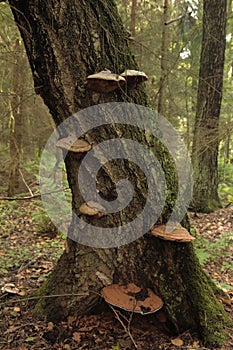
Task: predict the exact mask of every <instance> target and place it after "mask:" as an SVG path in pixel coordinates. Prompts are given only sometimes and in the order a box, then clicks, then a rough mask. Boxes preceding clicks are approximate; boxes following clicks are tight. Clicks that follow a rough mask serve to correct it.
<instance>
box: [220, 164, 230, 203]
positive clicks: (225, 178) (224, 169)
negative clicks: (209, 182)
mask: <svg viewBox="0 0 233 350" xmlns="http://www.w3.org/2000/svg"><path fill="white" fill-rule="evenodd" d="M232 174H233V164H231V163H228V164H224V163H223V161H222V160H221V161H220V164H219V187H218V190H219V195H220V196H221V199H222V201H223V202H224V203H227V204H228V203H233V176H232Z"/></svg>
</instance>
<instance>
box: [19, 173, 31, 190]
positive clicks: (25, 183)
mask: <svg viewBox="0 0 233 350" xmlns="http://www.w3.org/2000/svg"><path fill="white" fill-rule="evenodd" d="M19 173H20V175H21V177H22V180H23V183H24V185H25V186H26V187H27V189H28V192H29V193H30V195H31V196H33V193H32V191H31V189H30V187H29V186H28V184H27V182H26V180H25V178H24V176H23V173H22V171H21V170H20V169H19Z"/></svg>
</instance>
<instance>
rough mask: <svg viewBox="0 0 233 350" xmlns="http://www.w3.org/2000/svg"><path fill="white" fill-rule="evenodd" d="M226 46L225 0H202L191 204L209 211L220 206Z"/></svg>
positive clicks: (196, 208)
mask: <svg viewBox="0 0 233 350" xmlns="http://www.w3.org/2000/svg"><path fill="white" fill-rule="evenodd" d="M225 46H226V0H220V1H218V0H214V1H211V0H204V2H203V36H202V50H201V58H200V72H199V86H198V97H197V111H196V119H195V128H194V138H193V149H192V159H193V168H194V180H195V183H194V191H193V207H194V208H195V210H197V211H202V212H211V211H214V210H216V209H218V208H220V207H221V202H220V199H219V196H218V146H219V135H218V133H219V116H220V108H221V101H222V85H223V67H224V57H225Z"/></svg>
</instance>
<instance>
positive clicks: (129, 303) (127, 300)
mask: <svg viewBox="0 0 233 350" xmlns="http://www.w3.org/2000/svg"><path fill="white" fill-rule="evenodd" d="M101 294H102V296H103V298H104V300H105V301H106V302H107V303H109V304H111V305H113V306H117V307H119V308H121V309H123V310H126V311H130V312H136V313H140V314H143V315H145V314H151V313H153V312H156V311H158V310H160V309H161V308H162V306H163V301H162V299H160V298H159V297H158V296H157V295H155V294H154V293H153V291H152V290H151V289H150V288H140V287H138V286H136V285H135V284H134V283H129V284H127V285H119V284H111V285H110V286H107V287H104V288H103V289H102V291H101Z"/></svg>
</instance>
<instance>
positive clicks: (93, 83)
mask: <svg viewBox="0 0 233 350" xmlns="http://www.w3.org/2000/svg"><path fill="white" fill-rule="evenodd" d="M125 83H126V81H125V78H124V77H123V76H121V75H118V74H114V73H112V72H111V71H110V70H103V71H101V72H99V73H95V74H92V75H89V76H88V77H87V88H88V89H90V90H92V91H95V92H99V93H108V92H111V91H113V90H115V89H117V88H118V87H120V86H122V85H125Z"/></svg>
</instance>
